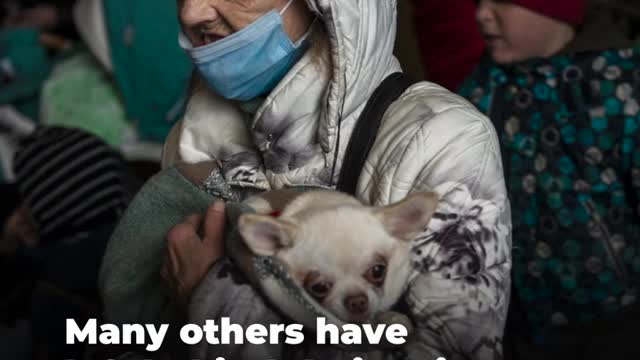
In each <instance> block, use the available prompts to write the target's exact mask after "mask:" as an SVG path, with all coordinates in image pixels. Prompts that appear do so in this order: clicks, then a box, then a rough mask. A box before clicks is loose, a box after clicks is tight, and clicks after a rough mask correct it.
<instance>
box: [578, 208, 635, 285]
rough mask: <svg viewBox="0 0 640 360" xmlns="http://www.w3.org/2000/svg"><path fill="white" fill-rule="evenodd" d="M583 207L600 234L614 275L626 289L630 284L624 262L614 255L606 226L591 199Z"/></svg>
mask: <svg viewBox="0 0 640 360" xmlns="http://www.w3.org/2000/svg"><path fill="white" fill-rule="evenodd" d="M583 206H584V207H585V208H586V209H587V212H589V215H590V216H591V219H593V221H594V222H595V223H596V225H597V226H598V228H599V229H600V231H601V232H602V238H603V243H604V245H605V249H606V250H607V255H608V256H609V259H610V260H611V263H612V264H613V267H614V270H615V271H616V274H617V275H618V277H619V278H620V279H621V280H622V282H623V285H624V286H625V288H627V289H628V288H629V287H630V285H631V282H630V280H629V279H630V278H629V274H628V272H627V269H626V268H625V267H624V261H623V260H622V259H621V258H620V256H618V254H616V251H615V249H614V247H613V242H612V241H611V234H610V232H609V228H608V227H607V225H606V224H605V223H604V221H603V220H602V218H601V217H600V215H599V214H598V211H597V210H596V207H595V204H594V203H593V201H592V200H591V199H589V200H587V201H586V202H584V203H583Z"/></svg>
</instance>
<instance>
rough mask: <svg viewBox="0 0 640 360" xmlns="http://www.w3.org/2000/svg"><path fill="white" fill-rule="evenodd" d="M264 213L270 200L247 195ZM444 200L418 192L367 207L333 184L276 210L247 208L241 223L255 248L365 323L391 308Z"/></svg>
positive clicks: (334, 308)
mask: <svg viewBox="0 0 640 360" xmlns="http://www.w3.org/2000/svg"><path fill="white" fill-rule="evenodd" d="M248 202H249V203H250V204H251V205H252V206H254V207H255V208H257V209H258V212H259V213H261V214H266V213H269V212H271V211H272V210H273V209H274V208H275V209H279V207H274V206H273V204H272V203H269V201H266V200H264V199H254V200H249V201H248ZM437 204H438V196H437V195H436V194H435V193H431V192H429V193H427V192H421V193H414V194H411V195H409V196H408V197H407V198H406V199H404V200H402V201H399V202H397V203H394V204H391V205H388V206H384V207H371V206H365V205H363V204H362V203H360V202H359V201H358V200H356V199H355V198H353V197H351V196H349V195H346V194H342V193H339V192H334V191H309V192H305V193H299V194H297V195H296V196H295V198H294V199H293V200H291V201H290V202H288V203H287V204H286V205H285V206H284V207H283V208H282V207H280V209H282V211H281V212H280V213H279V214H277V216H273V214H272V215H261V214H244V215H242V216H241V217H240V219H239V223H238V228H239V231H240V234H241V235H242V237H243V238H244V241H245V242H246V244H247V246H248V248H249V249H250V251H251V252H253V253H254V254H255V255H259V256H273V257H275V258H276V259H278V260H279V261H280V262H282V263H283V264H284V265H285V266H286V267H287V268H288V271H289V273H290V274H291V275H292V276H293V278H294V279H295V281H296V282H297V283H298V285H299V286H301V287H303V288H304V289H305V290H306V291H307V293H308V294H310V295H311V296H312V297H313V298H315V299H316V300H317V301H318V302H319V303H320V304H322V305H323V306H324V307H325V308H326V309H327V310H329V311H330V312H332V313H333V314H334V315H336V316H337V317H338V318H340V319H341V320H343V321H346V322H350V323H364V322H369V321H372V320H373V319H374V318H375V317H377V316H378V315H379V314H382V313H383V312H386V311H387V310H389V309H390V308H391V307H392V306H393V305H394V304H395V303H396V302H397V301H398V300H399V298H400V297H401V295H402V293H403V291H404V289H405V287H406V284H407V280H408V277H409V274H410V262H409V252H410V249H411V240H412V239H414V237H415V236H416V235H418V234H419V233H420V232H422V231H424V230H425V228H426V227H427V225H428V223H429V220H430V219H431V216H432V215H433V213H434V212H435V209H436V207H437Z"/></svg>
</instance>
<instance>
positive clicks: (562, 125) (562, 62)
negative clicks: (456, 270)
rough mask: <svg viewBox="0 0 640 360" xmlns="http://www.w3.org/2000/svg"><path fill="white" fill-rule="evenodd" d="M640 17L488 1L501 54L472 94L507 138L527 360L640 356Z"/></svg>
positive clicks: (516, 317) (491, 40)
mask: <svg viewBox="0 0 640 360" xmlns="http://www.w3.org/2000/svg"><path fill="white" fill-rule="evenodd" d="M625 6H627V7H626V8H625ZM639 6H640V5H638V4H637V3H630V2H629V3H616V2H615V1H614V2H603V3H602V4H600V3H599V2H593V3H592V2H587V1H584V0H564V1H557V2H551V1H544V0H513V1H496V0H482V1H480V2H479V5H478V10H477V21H478V23H479V27H480V31H481V33H482V34H483V36H484V38H485V40H486V42H487V48H488V56H487V57H486V58H485V59H484V60H483V62H482V63H481V64H480V65H479V66H478V68H477V69H476V70H475V71H474V73H473V75H472V76H471V77H470V78H469V79H468V80H467V81H466V82H465V84H464V85H463V87H462V90H461V93H462V94H463V95H464V96H465V97H466V98H468V99H469V100H470V101H472V102H473V103H474V104H475V105H476V106H477V107H478V108H479V109H480V110H481V111H483V112H484V113H486V114H487V115H488V116H489V117H490V118H491V120H492V121H493V123H494V125H495V127H496V129H497V131H498V133H499V136H500V140H501V145H502V152H503V163H504V169H505V175H506V181H507V184H508V189H509V195H510V199H511V203H512V209H513V212H512V214H513V259H514V264H513V280H514V281H513V284H514V287H515V291H514V293H513V296H512V304H511V305H512V311H511V315H510V320H509V322H508V325H507V332H506V333H507V336H506V339H507V340H506V342H507V344H506V347H507V349H510V350H511V352H512V354H511V356H512V357H513V358H515V359H549V360H555V359H558V360H559V359H563V360H564V359H603V358H639V357H640V348H639V347H638V346H637V344H636V340H637V334H638V333H639V332H640V306H639V305H638V296H639V293H638V291H639V290H640V105H639V103H638V102H639V101H640V48H639V47H637V42H636V41H635V36H636V26H635V23H634V20H633V19H632V18H628V16H629V15H631V14H634V13H635V14H637V13H638V7H639ZM625 16H626V18H625Z"/></svg>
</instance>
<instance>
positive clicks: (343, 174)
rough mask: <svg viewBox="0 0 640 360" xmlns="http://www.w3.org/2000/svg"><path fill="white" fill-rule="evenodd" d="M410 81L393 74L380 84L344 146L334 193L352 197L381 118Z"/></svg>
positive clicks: (404, 76)
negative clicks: (344, 150)
mask: <svg viewBox="0 0 640 360" xmlns="http://www.w3.org/2000/svg"><path fill="white" fill-rule="evenodd" d="M413 84H414V82H413V81H412V80H411V79H409V77H408V76H407V75H406V74H404V73H401V72H397V73H393V74H391V75H389V76H388V77H387V78H386V79H384V80H383V81H382V83H380V85H379V86H378V88H377V89H376V90H375V91H374V92H373V94H372V95H371V97H370V98H369V101H367V105H366V106H365V108H364V110H363V111H362V113H361V114H360V117H359V118H358V122H357V123H356V126H355V128H354V129H353V134H352V135H351V138H350V139H349V144H348V145H347V152H346V154H345V157H344V161H343V162H342V170H341V171H340V179H339V180H338V185H337V188H336V189H337V190H338V191H342V192H345V193H347V194H351V195H355V192H356V186H357V185H358V178H359V177H360V172H361V171H362V167H363V166H364V162H365V161H366V160H367V156H368V155H369V151H370V150H371V147H372V146H373V143H374V142H375V140H376V135H377V134H378V129H379V128H380V124H381V123H382V116H383V115H384V113H385V112H386V111H387V108H388V107H389V106H390V105H391V104H392V103H393V102H394V101H396V100H397V99H398V98H399V97H400V95H402V94H403V93H404V92H405V91H406V90H407V88H408V87H409V86H411V85H413Z"/></svg>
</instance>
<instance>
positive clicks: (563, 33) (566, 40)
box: [543, 24, 576, 57]
mask: <svg viewBox="0 0 640 360" xmlns="http://www.w3.org/2000/svg"><path fill="white" fill-rule="evenodd" d="M575 37H576V31H575V29H574V28H573V27H572V26H570V25H568V24H567V25H563V26H562V28H561V29H560V30H559V31H558V33H557V36H554V37H553V39H551V41H550V42H549V46H547V49H546V52H545V53H544V54H543V56H544V57H552V56H554V55H558V54H559V53H561V52H562V51H563V50H564V49H566V48H567V46H569V44H570V43H571V42H572V41H573V39H575Z"/></svg>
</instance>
